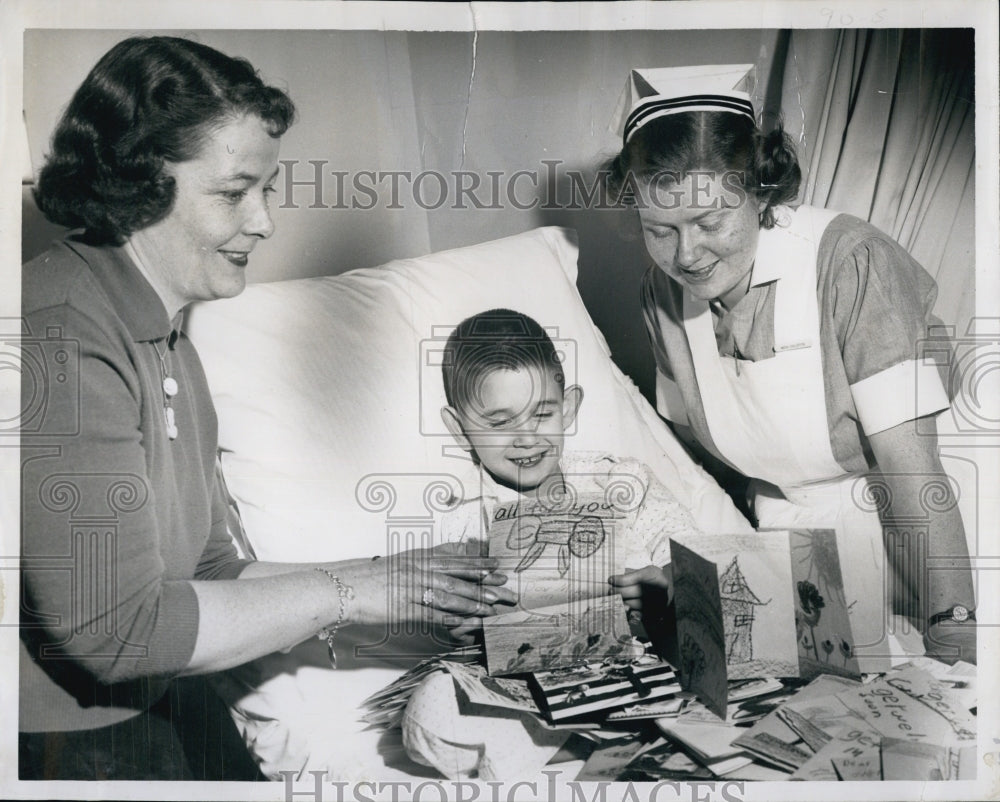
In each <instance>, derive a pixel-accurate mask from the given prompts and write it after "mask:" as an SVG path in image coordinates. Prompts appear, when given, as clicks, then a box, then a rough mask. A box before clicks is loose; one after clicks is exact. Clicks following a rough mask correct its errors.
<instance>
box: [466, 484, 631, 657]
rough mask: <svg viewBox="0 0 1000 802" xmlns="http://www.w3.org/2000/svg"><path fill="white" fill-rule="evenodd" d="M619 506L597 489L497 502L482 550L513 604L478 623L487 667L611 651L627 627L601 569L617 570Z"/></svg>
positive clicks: (620, 566)
mask: <svg viewBox="0 0 1000 802" xmlns="http://www.w3.org/2000/svg"><path fill="white" fill-rule="evenodd" d="M626 514H627V510H624V509H620V508H619V507H617V506H616V505H615V503H614V501H613V500H610V499H608V498H606V497H605V495H604V494H596V493H586V494H585V493H581V494H579V495H577V494H576V493H574V492H571V491H570V492H566V493H564V494H550V495H549V496H548V497H547V498H545V499H526V498H522V499H519V500H518V501H514V502H509V503H506V504H501V505H499V506H498V507H497V508H496V510H494V513H493V518H492V520H491V521H490V529H489V554H490V556H491V557H496V558H498V560H499V562H500V566H499V570H500V571H502V572H503V573H506V574H507V575H508V583H507V587H509V588H511V589H512V590H513V591H514V592H515V593H516V594H517V595H518V604H517V608H516V609H515V610H514V611H512V612H509V613H502V614H500V615H497V616H493V617H490V618H487V619H486V620H485V621H484V623H483V631H484V636H485V646H486V658H487V667H488V669H489V673H490V674H514V673H521V672H527V671H537V670H540V669H545V668H555V667H558V666H560V665H566V664H567V663H572V662H575V661H578V660H582V659H597V660H600V659H602V658H604V657H607V656H611V655H614V654H618V653H619V652H621V650H622V649H623V648H624V645H625V644H626V643H627V642H628V641H629V639H630V637H631V633H630V630H629V626H628V622H627V620H626V618H625V606H624V604H623V603H622V601H621V599H620V598H618V597H617V596H610V595H609V594H611V593H612V588H611V586H610V585H609V584H608V577H609V576H611V575H612V574H617V573H621V571H622V570H624V558H625V549H624V548H619V547H618V546H617V545H616V537H615V535H616V532H617V531H619V527H620V526H621V525H622V523H623V521H624V520H625V517H626Z"/></svg>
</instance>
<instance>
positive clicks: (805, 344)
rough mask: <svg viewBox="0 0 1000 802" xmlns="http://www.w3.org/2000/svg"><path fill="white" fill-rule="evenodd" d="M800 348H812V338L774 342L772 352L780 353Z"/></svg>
mask: <svg viewBox="0 0 1000 802" xmlns="http://www.w3.org/2000/svg"><path fill="white" fill-rule="evenodd" d="M802 348H812V340H797V341H796V342H793V343H782V344H781V345H778V344H777V343H775V344H774V353H776V354H780V353H782V352H783V351H798V350H801V349H802Z"/></svg>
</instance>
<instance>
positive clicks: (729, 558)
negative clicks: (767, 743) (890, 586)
mask: <svg viewBox="0 0 1000 802" xmlns="http://www.w3.org/2000/svg"><path fill="white" fill-rule="evenodd" d="M670 554H671V563H672V569H673V577H674V599H675V605H676V611H677V647H678V652H679V663H680V665H679V666H678V668H679V670H680V675H681V683H682V685H683V686H684V687H685V689H687V690H691V691H694V692H695V693H696V694H698V696H699V698H700V699H701V700H702V702H704V704H705V705H706V707H708V708H709V709H710V710H712V711H713V712H714V713H716V714H717V715H719V716H723V717H724V716H725V710H726V701H727V699H726V696H727V687H728V682H729V680H733V679H746V678H751V677H806V678H808V677H813V676H815V675H817V674H836V675H840V676H845V677H860V672H859V670H858V663H857V660H856V658H855V657H854V641H853V637H852V634H851V626H850V620H849V617H848V611H847V605H846V602H845V598H844V584H843V578H842V575H841V571H840V561H839V558H838V554H837V543H836V534H835V532H834V531H833V530H831V529H797V530H791V531H775V532H758V533H756V534H752V535H727V536H703V537H698V538H685V539H684V541H683V543H681V542H678V541H676V540H674V541H671V545H670Z"/></svg>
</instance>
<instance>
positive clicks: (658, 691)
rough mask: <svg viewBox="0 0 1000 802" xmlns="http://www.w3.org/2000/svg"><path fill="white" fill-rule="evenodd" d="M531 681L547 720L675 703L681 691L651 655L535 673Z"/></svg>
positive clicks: (665, 665)
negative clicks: (665, 701) (632, 706)
mask: <svg viewBox="0 0 1000 802" xmlns="http://www.w3.org/2000/svg"><path fill="white" fill-rule="evenodd" d="M531 681H532V683H533V684H534V686H535V688H536V690H537V692H538V698H539V706H540V707H541V709H542V712H543V713H544V714H545V715H546V717H547V718H548V719H549V720H550V721H563V720H566V719H573V718H578V717H581V716H594V715H595V714H601V713H607V712H608V711H612V710H617V709H621V708H625V707H627V706H630V705H638V704H642V705H648V704H653V703H656V702H660V701H663V700H667V699H669V700H674V699H675V698H676V697H677V695H678V694H679V693H680V692H681V686H680V683H679V682H678V680H677V677H676V675H675V674H674V670H673V668H671V667H670V664H669V663H666V662H664V661H663V660H661V659H659V658H658V657H656V656H655V655H651V654H646V655H643V656H642V657H638V658H631V659H624V660H614V659H608V660H604V661H600V662H583V663H579V664H577V665H573V666H567V667H565V668H557V669H550V670H547V671H536V672H534V673H533V674H532V675H531Z"/></svg>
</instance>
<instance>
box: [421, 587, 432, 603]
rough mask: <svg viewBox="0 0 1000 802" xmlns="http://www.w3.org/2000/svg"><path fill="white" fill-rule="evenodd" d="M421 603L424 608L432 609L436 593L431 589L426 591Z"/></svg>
mask: <svg viewBox="0 0 1000 802" xmlns="http://www.w3.org/2000/svg"><path fill="white" fill-rule="evenodd" d="M420 603H421V604H422V605H424V607H430V606H431V605H432V604H433V603H434V591H433V590H432V589H431V588H426V589H425V590H424V595H423V596H421V597H420Z"/></svg>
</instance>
